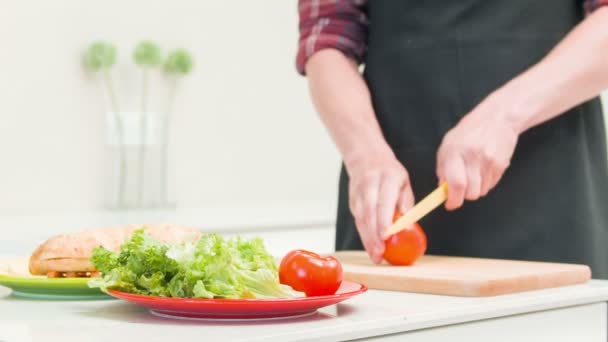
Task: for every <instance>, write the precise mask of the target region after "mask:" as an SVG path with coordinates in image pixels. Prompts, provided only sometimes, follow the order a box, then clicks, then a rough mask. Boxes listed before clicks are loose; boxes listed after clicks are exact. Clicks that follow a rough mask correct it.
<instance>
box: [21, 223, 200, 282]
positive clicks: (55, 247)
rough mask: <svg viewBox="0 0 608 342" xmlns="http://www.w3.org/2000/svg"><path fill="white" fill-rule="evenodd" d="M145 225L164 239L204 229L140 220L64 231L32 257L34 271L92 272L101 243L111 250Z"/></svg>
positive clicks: (180, 239) (181, 239)
mask: <svg viewBox="0 0 608 342" xmlns="http://www.w3.org/2000/svg"><path fill="white" fill-rule="evenodd" d="M140 228H144V230H145V231H146V233H147V234H148V235H150V236H151V237H153V238H155V239H156V240H159V241H161V242H165V243H185V242H187V241H196V240H198V239H199V238H200V236H201V232H200V231H198V230H196V229H193V228H188V227H182V226H176V225H171V224H145V225H142V224H138V225H128V226H121V227H111V228H100V229H90V230H84V231H79V232H75V233H70V234H61V235H57V236H54V237H52V238H50V239H48V240H46V241H45V242H44V243H43V244H41V245H40V246H39V247H38V248H36V250H35V251H34V253H33V254H32V256H31V257H30V261H29V270H30V273H31V274H33V275H46V274H47V273H48V272H52V271H55V272H93V271H96V269H95V266H93V264H91V262H90V261H89V258H90V257H91V255H92V253H93V249H95V248H96V247H98V246H103V247H104V248H106V249H108V250H112V251H118V250H120V246H121V245H122V244H123V243H125V241H126V240H127V239H129V238H130V237H131V235H132V234H133V232H134V231H135V230H137V229H140Z"/></svg>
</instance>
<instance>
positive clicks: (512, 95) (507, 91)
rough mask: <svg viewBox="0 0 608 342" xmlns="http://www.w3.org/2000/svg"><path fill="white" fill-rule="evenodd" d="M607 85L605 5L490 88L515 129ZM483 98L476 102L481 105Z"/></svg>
mask: <svg viewBox="0 0 608 342" xmlns="http://www.w3.org/2000/svg"><path fill="white" fill-rule="evenodd" d="M606 88H608V8H602V9H599V10H597V11H596V12H595V13H593V14H592V15H590V16H589V17H588V18H587V19H585V20H584V21H583V22H582V23H581V24H579V25H578V26H577V27H576V28H575V29H574V30H573V31H572V32H571V33H570V34H568V36H566V38H565V39H564V40H563V41H562V42H560V43H559V44H558V45H557V46H556V47H555V48H554V49H553V50H552V51H551V52H550V53H549V54H548V55H547V56H546V57H545V58H544V59H543V60H542V61H541V62H539V63H538V64H536V65H535V66H533V67H532V68H530V69H529V70H528V71H526V72H524V73H523V74H521V75H520V76H518V77H516V78H515V79H513V80H512V81H510V82H509V83H507V84H506V85H505V86H503V87H502V88H500V89H498V90H497V91H495V92H494V93H493V94H492V95H491V96H489V98H488V99H487V101H485V102H487V103H488V105H489V106H492V103H499V104H502V107H503V108H504V110H505V113H504V114H505V115H506V116H507V118H508V120H509V122H511V123H512V124H513V127H514V129H515V130H516V131H517V132H518V133H521V132H524V131H526V130H527V129H529V128H531V127H533V126H535V125H538V124H540V123H542V122H545V121H547V120H549V119H551V118H553V117H556V116H558V115H560V114H562V113H564V112H565V111H567V110H568V109H570V108H572V107H574V106H576V105H578V104H580V103H582V102H584V101H587V100H589V99H591V98H593V97H595V96H597V95H598V94H599V93H600V92H601V91H603V90H604V89H606ZM483 105H484V103H482V104H481V106H483Z"/></svg>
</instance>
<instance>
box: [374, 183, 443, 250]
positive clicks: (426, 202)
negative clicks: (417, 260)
mask: <svg viewBox="0 0 608 342" xmlns="http://www.w3.org/2000/svg"><path fill="white" fill-rule="evenodd" d="M447 198H448V184H447V183H445V182H444V183H442V184H441V185H439V187H438V188H437V189H435V190H433V192H431V193H430V194H428V195H427V196H426V197H425V198H423V199H422V200H421V201H420V202H418V203H417V204H416V205H415V206H414V207H413V208H412V209H410V210H408V211H407V212H406V213H405V214H403V216H401V217H400V218H399V219H398V220H397V221H395V222H394V223H393V224H392V225H391V226H390V227H389V228H388V231H387V232H386V234H385V235H384V238H385V239H387V238H389V237H390V236H391V235H393V234H396V233H399V232H400V231H402V230H404V229H406V228H407V227H409V226H411V225H412V224H414V223H416V222H418V221H419V220H420V219H421V218H423V217H424V216H425V215H426V214H428V213H430V212H431V211H432V210H433V209H435V208H437V207H438V206H440V205H441V203H443V202H445V201H446V199H447Z"/></svg>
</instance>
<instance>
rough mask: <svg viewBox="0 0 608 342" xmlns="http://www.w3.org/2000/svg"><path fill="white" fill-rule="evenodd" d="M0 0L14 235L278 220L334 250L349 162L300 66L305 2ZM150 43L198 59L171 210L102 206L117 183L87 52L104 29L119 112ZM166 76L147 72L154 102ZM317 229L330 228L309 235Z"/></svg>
mask: <svg viewBox="0 0 608 342" xmlns="http://www.w3.org/2000/svg"><path fill="white" fill-rule="evenodd" d="M0 4H1V6H0V42H1V44H2V45H1V47H0V106H1V107H0V119H1V121H0V122H1V123H0V157H1V158H2V162H1V164H0V165H1V169H0V189H1V191H0V230H2V231H3V233H4V234H8V235H9V237H10V236H14V237H15V240H17V239H19V240H23V238H24V237H25V238H27V237H30V236H31V238H32V240H39V239H42V238H44V237H47V236H48V235H50V234H54V233H59V232H65V231H69V230H73V229H81V228H89V227H98V226H104V225H112V224H120V223H134V222H148V221H175V222H176V223H183V224H190V225H195V226H197V227H198V228H201V229H203V230H214V231H221V230H223V229H226V230H229V231H231V232H241V231H254V232H257V231H275V232H276V234H277V235H274V236H276V237H277V238H278V236H279V235H278V234H280V231H281V230H282V229H291V230H298V231H302V234H301V235H291V236H292V238H293V239H301V240H300V243H301V244H302V247H306V243H310V244H315V243H320V244H323V245H322V246H321V247H319V248H315V249H316V250H320V251H323V249H328V248H331V247H332V246H333V242H332V239H333V233H332V231H331V230H332V227H333V221H334V211H335V206H336V193H337V176H338V170H339V166H340V161H339V156H338V154H337V151H336V149H335V148H334V146H333V145H332V143H331V141H330V139H329V137H328V135H327V133H326V131H325V130H324V128H323V127H322V125H321V123H320V121H319V120H318V118H317V116H316V114H315V112H314V109H313V107H312V105H311V103H310V101H309V97H308V89H307V84H306V81H305V79H304V78H302V77H300V76H299V75H297V73H296V71H295V68H294V57H295V53H296V43H297V37H298V32H297V8H296V6H297V4H296V1H294V0H291V1H286V0H266V1H246V0H222V1H209V0H173V1H166V0H164V1H153V0H129V1H121V0H107V1H95V2H92V1H82V0H56V1H34V0H19V1H18V0H1V2H0ZM144 39H148V40H152V41H154V42H156V43H158V44H159V46H160V47H161V48H162V51H163V54H166V53H167V52H168V51H169V50H171V49H175V48H185V49H187V50H188V51H190V52H191V54H192V56H193V59H194V67H193V69H192V72H191V73H190V74H189V75H187V76H185V77H183V78H182V79H180V81H179V87H178V90H177V92H176V99H175V103H174V106H173V110H172V113H171V114H172V120H173V125H172V126H171V135H170V137H171V138H170V144H169V149H170V157H169V160H170V167H169V177H168V178H169V193H170V197H171V201H172V203H173V204H174V205H175V206H176V209H171V208H144V209H131V210H124V209H123V210H115V209H111V208H109V207H110V206H109V205H108V198H109V197H111V196H109V195H108V189H111V188H112V187H113V186H114V185H113V184H114V181H115V179H114V178H113V177H114V176H113V174H112V172H113V168H112V166H111V163H112V160H113V159H112V158H114V157H115V155H114V154H113V153H114V152H113V151H114V150H113V147H112V146H111V145H110V144H109V141H108V140H107V139H106V138H107V137H106V133H107V130H108V129H109V128H108V125H107V124H106V113H107V112H108V111H109V107H108V103H107V100H106V99H105V98H104V96H105V95H104V88H103V84H102V82H101V78H100V77H99V75H95V74H92V73H89V72H86V71H85V70H84V68H83V65H82V64H83V63H82V60H83V54H84V53H85V51H86V49H87V48H88V47H89V45H90V44H91V43H92V42H94V41H96V40H105V41H108V42H112V43H113V44H115V46H116V48H117V52H118V55H117V61H116V65H115V66H114V67H113V68H112V71H111V72H112V76H113V78H114V82H115V84H116V93H117V95H118V97H119V100H120V102H121V106H122V108H123V109H124V111H137V110H138V109H139V107H140V102H141V98H140V97H141V91H140V79H141V74H140V70H139V69H138V68H137V66H136V65H135V64H134V62H133V58H132V54H133V49H134V47H135V45H136V44H137V43H138V42H140V41H141V40H144ZM164 82H165V80H164V79H163V77H162V75H161V73H160V72H154V73H152V74H151V78H150V104H149V107H150V111H155V112H158V111H162V110H163V108H165V106H166V104H165V101H166V100H167V94H166V86H165V85H164V84H165V83H164ZM148 171H149V172H150V174H156V172H157V171H155V170H152V169H148ZM148 171H147V172H148ZM315 229H316V230H317V231H318V232H322V233H319V234H317V235H310V234H308V233H307V232H310V231H314V230H315ZM294 236H295V237H294ZM271 238H272V237H271ZM307 239H308V240H307ZM307 241H308V242H307ZM0 247H1V246H0ZM4 248H7V247H4Z"/></svg>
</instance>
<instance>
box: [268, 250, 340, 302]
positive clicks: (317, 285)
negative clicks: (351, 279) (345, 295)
mask: <svg viewBox="0 0 608 342" xmlns="http://www.w3.org/2000/svg"><path fill="white" fill-rule="evenodd" d="M279 280H280V282H281V284H285V285H289V286H291V287H292V288H293V289H294V290H296V291H301V292H304V293H306V296H308V297H310V296H324V295H332V294H335V293H336V291H338V288H339V287H340V284H342V265H341V264H340V262H339V261H338V260H337V259H336V258H334V257H332V256H326V257H322V256H320V255H318V254H316V253H313V252H309V251H305V250H302V249H297V250H295V251H291V252H289V253H287V255H286V256H285V257H283V260H281V265H280V266H279Z"/></svg>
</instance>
